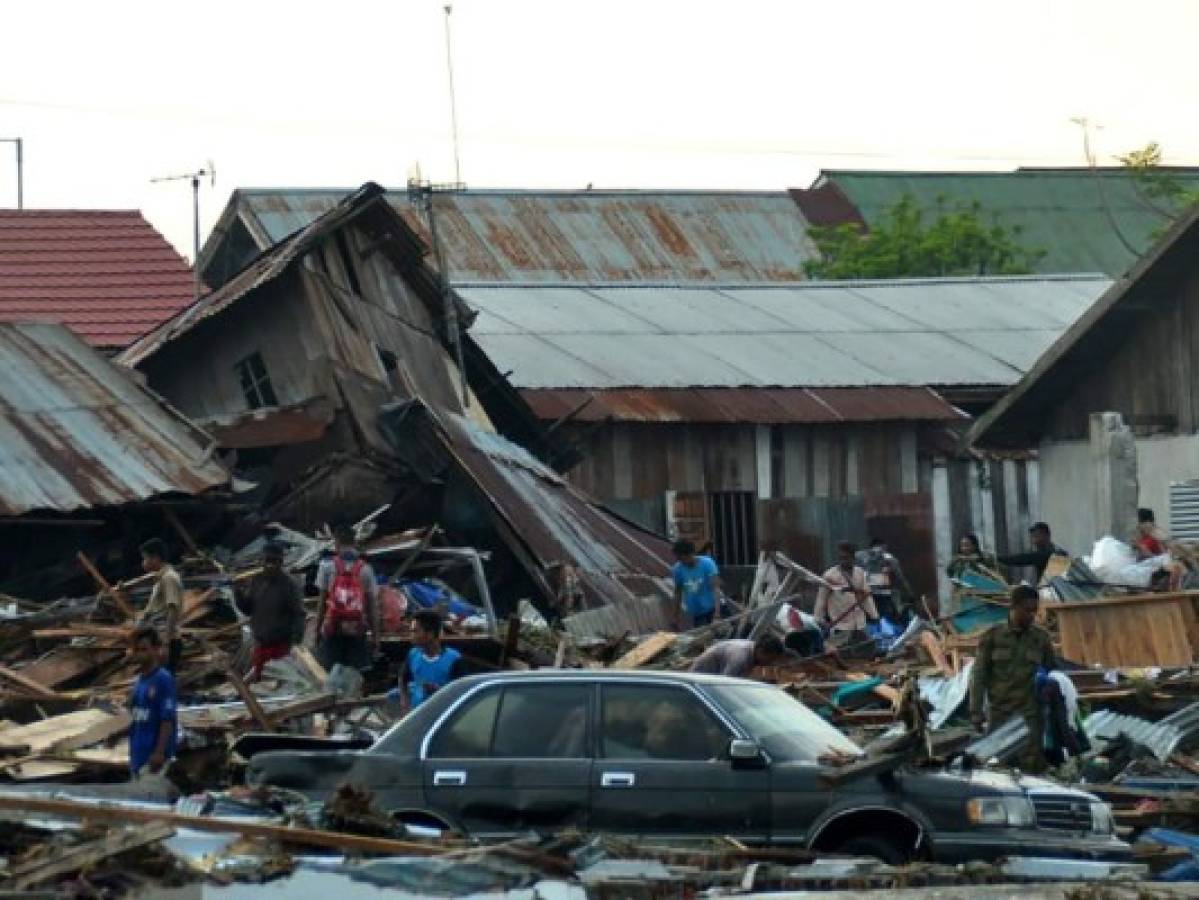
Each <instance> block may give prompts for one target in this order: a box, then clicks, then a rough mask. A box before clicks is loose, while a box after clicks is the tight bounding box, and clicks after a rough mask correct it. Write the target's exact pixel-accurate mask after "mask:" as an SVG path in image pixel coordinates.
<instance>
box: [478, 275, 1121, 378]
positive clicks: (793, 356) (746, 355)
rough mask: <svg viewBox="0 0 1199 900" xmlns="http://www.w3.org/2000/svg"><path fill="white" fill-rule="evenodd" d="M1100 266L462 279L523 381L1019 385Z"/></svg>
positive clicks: (1089, 297)
mask: <svg viewBox="0 0 1199 900" xmlns="http://www.w3.org/2000/svg"><path fill="white" fill-rule="evenodd" d="M1110 283H1111V282H1110V280H1109V279H1108V278H1106V277H1104V276H1101V275H1068V276H1067V275H1062V276H1048V275H1045V276H1020V277H983V278H930V279H895V280H891V281H873V282H845V281H839V282H811V281H809V282H800V283H790V284H754V285H746V284H723V285H722V284H717V285H698V284H691V285H685V286H684V285H678V284H662V285H636V286H629V285H613V284H606V285H562V284H558V285H536V284H526V285H457V286H456V287H455V290H456V292H457V294H458V295H459V296H460V297H462V299H464V300H465V301H466V302H467V303H468V304H469V305H470V306H472V307H474V308H475V309H477V310H479V317H478V319H477V320H476V322H475V324H474V326H473V327H472V329H471V334H472V335H473V336H474V338H475V340H476V341H478V342H479V344H480V345H481V346H482V347H483V349H484V350H485V351H486V352H487V354H488V355H489V356H490V357H491V358H492V360H494V362H495V364H496V366H497V367H498V368H499V369H500V370H501V371H511V373H512V374H511V376H510V380H511V381H512V383H513V385H515V386H516V387H517V388H520V389H522V390H523V389H534V388H537V389H540V388H571V389H574V388H580V389H592V390H602V389H615V388H696V387H707V388H715V387H723V388H733V387H755V388H764V387H784V388H826V387H879V386H908V387H923V386H933V387H942V386H962V385H975V386H984V385H986V386H999V387H1007V386H1009V385H1012V384H1014V383H1015V382H1016V381H1017V380H1018V379H1019V378H1020V377H1021V376H1022V375H1023V374H1024V372H1025V371H1027V370H1028V368H1029V367H1030V366H1031V365H1032V364H1033V363H1034V362H1035V361H1036V359H1037V357H1038V356H1040V354H1041V353H1042V352H1044V350H1045V349H1046V348H1048V347H1049V346H1050V344H1052V343H1053V342H1054V340H1056V339H1057V337H1058V336H1059V335H1060V334H1061V333H1062V332H1063V331H1065V330H1066V328H1068V327H1069V326H1070V325H1071V324H1072V323H1073V322H1074V321H1075V320H1076V319H1077V318H1078V316H1080V315H1081V314H1082V312H1083V311H1084V310H1085V309H1087V307H1089V306H1090V305H1091V303H1092V302H1093V301H1094V300H1095V298H1097V297H1098V296H1099V295H1100V294H1102V293H1103V291H1104V290H1105V289H1106V288H1107V286H1108V285H1109V284H1110Z"/></svg>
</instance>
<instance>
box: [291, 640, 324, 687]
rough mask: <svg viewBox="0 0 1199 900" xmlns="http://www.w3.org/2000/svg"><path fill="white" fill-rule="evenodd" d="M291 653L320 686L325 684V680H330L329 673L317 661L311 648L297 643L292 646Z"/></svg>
mask: <svg viewBox="0 0 1199 900" xmlns="http://www.w3.org/2000/svg"><path fill="white" fill-rule="evenodd" d="M291 655H292V656H294V657H295V659H296V662H297V663H299V664H300V668H301V669H303V670H304V671H305V672H307V673H308V675H309V676H310V677H311V678H312V679H313V680H314V681H315V682H316V683H317V685H318V686H319V687H324V686H325V682H327V681H328V680H329V673H328V672H326V671H325V667H324V666H322V665H321V664H320V663H319V662H317V659H316V657H315V656H313V655H312V651H311V650H309V649H308V648H307V647H305V646H304V645H303V644H296V645H295V646H294V647H292V648H291Z"/></svg>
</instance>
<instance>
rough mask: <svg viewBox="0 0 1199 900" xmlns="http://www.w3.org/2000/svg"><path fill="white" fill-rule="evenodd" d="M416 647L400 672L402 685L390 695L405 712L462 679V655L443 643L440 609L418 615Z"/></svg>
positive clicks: (389, 697)
mask: <svg viewBox="0 0 1199 900" xmlns="http://www.w3.org/2000/svg"><path fill="white" fill-rule="evenodd" d="M412 644H413V647H412V649H411V650H409V651H408V658H407V659H406V660H405V661H404V669H403V671H401V672H400V686H399V687H398V688H394V689H393V690H391V691H389V692H388V695H387V696H388V699H390V700H393V701H394V700H398V701H399V702H400V705H401V706H402V707H403V710H404V712H405V713H407V712H408V711H409V710H410V709H416V708H417V707H418V706H420V705H421V704H422V703H424V702H425V701H426V700H428V699H429V698H430V697H432V696H433V694H434V693H436V692H437V691H438V690H439V689H440V688H443V687H445V686H446V685H447V684H449V683H450V682H451V681H453V680H454V679H455V678H460V677H461V676H462V654H461V653H459V652H458V651H457V650H455V649H454V648H453V647H443V646H442V644H441V614H440V613H438V612H437V610H434V609H422V610H421V611H420V612H418V613H417V614H416V628H415V629H414V630H413V633H412Z"/></svg>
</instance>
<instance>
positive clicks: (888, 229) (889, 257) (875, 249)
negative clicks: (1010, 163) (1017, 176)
mask: <svg viewBox="0 0 1199 900" xmlns="http://www.w3.org/2000/svg"><path fill="white" fill-rule="evenodd" d="M985 219H986V217H985V215H984V212H983V209H982V206H981V204H979V203H977V202H976V203H958V204H953V205H951V204H949V203H948V202H947V201H946V200H945V199H944V198H938V200H937V206H936V209H935V210H934V211H933V212H932V214H931V215H927V216H926V214H925V211H924V210H922V209H920V207H919V206H917V204H916V201H915V200H914V199H913V198H912V197H911V196H910V195H904V196H903V197H901V198H900V199H899V200H898V201H897V202H896V203H895V204H893V205H892V206H890V207H889V208H887V209H886V210H885V211H884V212H883V214H882V215H881V216H879V217H878V218H877V220H876V221H875V222H873V223H872V224H871V226H870V227H869V228H866V227H864V226H862V225H858V224H844V225H833V226H824V227H817V228H813V229H812V230H811V231H810V232H809V235H810V237H811V238H812V240H813V241H815V243H816V249H817V250H818V251H819V252H820V258H819V259H813V260H809V261H808V262H806V263H804V271H806V272H807V274H808V277H809V278H822V279H831V280H835V279H846V278H921V277H929V276H950V275H1021V274H1025V273H1028V272H1031V271H1032V269H1033V266H1034V265H1036V263H1037V261H1038V260H1040V259H1041V257H1043V256H1044V255H1045V251H1044V250H1039V249H1035V248H1032V247H1027V246H1024V245H1023V244H1022V243H1021V242H1020V228H1019V227H1018V226H1013V227H1005V226H1003V225H1001V224H999V222H997V221H995V220H994V219H992V221H991V222H989V223H988V222H987V221H986V220H985Z"/></svg>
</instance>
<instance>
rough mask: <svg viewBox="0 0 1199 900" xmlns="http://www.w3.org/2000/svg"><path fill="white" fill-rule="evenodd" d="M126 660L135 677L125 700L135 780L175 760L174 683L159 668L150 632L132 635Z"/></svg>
mask: <svg viewBox="0 0 1199 900" xmlns="http://www.w3.org/2000/svg"><path fill="white" fill-rule="evenodd" d="M130 656H131V657H132V658H133V661H134V663H135V664H136V665H137V669H138V675H137V680H136V681H135V682H134V683H133V692H132V694H130V697H129V709H130V713H131V714H132V718H133V722H132V724H131V725H130V726H129V770H130V772H131V773H132V775H133V777H134V778H137V777H138V776H139V775H141V774H143V773H144V772H154V773H159V772H162V770H163V769H164V768H165V767H166V764H167V760H169V759H172V758H173V757H174V756H175V730H176V717H175V679H174V678H173V677H172V676H171V673H170V672H168V671H167V670H166V669H164V668H162V664H161V661H162V639H161V638H160V637H159V636H158V632H157V630H155V629H154V628H151V627H148V626H143V627H141V628H139V629H137V631H135V632H134V633H133V645H132V647H131V649H130Z"/></svg>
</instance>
